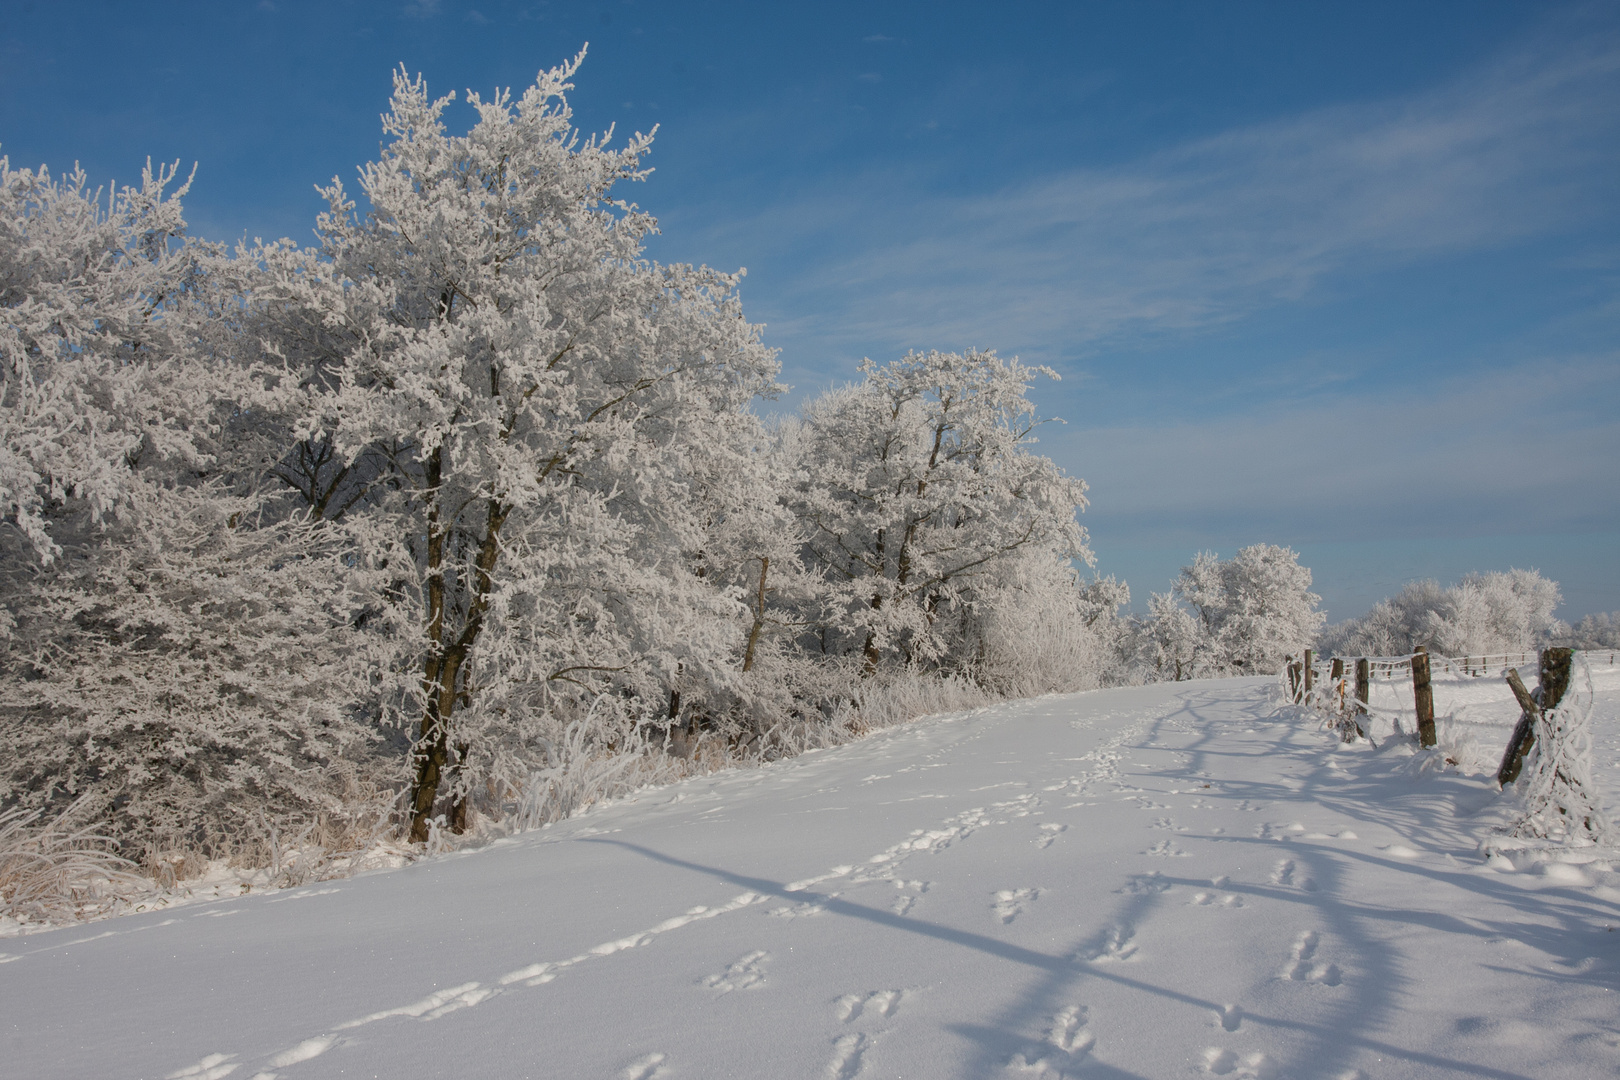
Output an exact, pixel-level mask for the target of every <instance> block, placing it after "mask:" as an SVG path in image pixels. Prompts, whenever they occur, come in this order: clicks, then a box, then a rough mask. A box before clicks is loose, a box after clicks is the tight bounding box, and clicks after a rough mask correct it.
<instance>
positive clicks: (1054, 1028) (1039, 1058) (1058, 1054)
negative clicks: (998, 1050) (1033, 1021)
mask: <svg viewBox="0 0 1620 1080" xmlns="http://www.w3.org/2000/svg"><path fill="white" fill-rule="evenodd" d="M1085 1017H1086V1010H1085V1007H1084V1006H1082V1005H1071V1006H1069V1007H1068V1008H1067V1009H1064V1010H1063V1011H1062V1012H1060V1013H1058V1014H1057V1015H1056V1016H1054V1017H1052V1024H1051V1026H1050V1027H1049V1028H1048V1029H1047V1033H1046V1041H1045V1042H1044V1043H1042V1044H1040V1045H1039V1046H1033V1047H1030V1048H1028V1049H1026V1050H1025V1051H1024V1052H1023V1053H1020V1054H1014V1055H1013V1056H1012V1060H1011V1061H1009V1062H1007V1068H1009V1069H1011V1070H1012V1071H1013V1072H1014V1073H1017V1074H1019V1075H1021V1076H1034V1077H1040V1078H1041V1080H1063V1078H1065V1077H1076V1076H1079V1073H1078V1072H1076V1071H1073V1070H1076V1069H1078V1067H1079V1065H1080V1063H1081V1062H1082V1061H1084V1060H1085V1059H1086V1056H1087V1055H1088V1054H1090V1053H1091V1048H1092V1047H1093V1046H1095V1045H1096V1043H1097V1038H1096V1036H1094V1035H1092V1034H1091V1032H1090V1031H1087V1030H1086V1019H1085Z"/></svg>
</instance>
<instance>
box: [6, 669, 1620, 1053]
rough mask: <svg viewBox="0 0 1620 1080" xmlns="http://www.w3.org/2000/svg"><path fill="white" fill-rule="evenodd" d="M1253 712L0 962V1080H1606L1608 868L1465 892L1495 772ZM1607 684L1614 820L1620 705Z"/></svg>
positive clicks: (192, 909) (1501, 878) (580, 834)
mask: <svg viewBox="0 0 1620 1080" xmlns="http://www.w3.org/2000/svg"><path fill="white" fill-rule="evenodd" d="M1269 687H1270V681H1269V680H1256V679H1234V680H1224V681H1211V682H1197V683H1180V684H1160V685H1157V686H1149V687H1140V688H1132V689H1120V690H1108V691H1100V692H1096V693H1090V694H1081V695H1074V696H1067V697H1049V698H1043V699H1038V700H1034V701H1028V702H1022V703H1017V704H1010V705H1004V706H998V707H995V708H990V709H982V710H978V711H976V712H973V713H970V714H966V715H960V716H954V717H946V718H940V719H934V720H929V721H924V722H920V723H917V724H913V725H909V726H906V727H903V728H897V729H893V730H889V731H885V732H882V733H879V734H877V735H875V736H873V737H871V738H869V739H866V740H864V741H862V742H859V743H856V744H852V745H848V746H845V747H842V748H839V749H837V750H832V751H825V752H819V753H812V754H808V755H806V756H804V757H801V758H798V759H795V760H792V761H787V762H782V763H779V764H776V765H773V766H770V767H767V768H764V769H758V770H753V771H738V772H731V773H725V774H719V775H716V776H712V777H707V778H703V779H699V780H693V781H688V782H686V783H683V784H681V785H678V786H675V787H670V788H662V789H658V790H650V791H645V792H642V793H641V794H639V795H638V796H636V797H634V798H631V799H627V800H623V801H621V802H618V803H614V804H611V805H608V806H604V807H601V808H599V809H597V810H595V811H593V812H591V813H588V814H585V815H583V816H581V817H578V818H576V819H574V820H571V821H567V822H564V823H562V824H559V825H556V826H553V827H550V828H548V829H545V830H543V831H541V832H537V833H532V834H528V835H525V836H522V837H518V838H516V839H511V840H506V841H502V842H499V843H496V844H494V845H492V846H489V847H487V848H484V849H482V850H479V851H475V852H468V853H465V854H461V855H457V856H452V857H447V858H441V859H436V860H430V861H426V862H422V863H418V864H416V865H414V866H411V867H408V868H405V869H402V870H397V871H391V872H384V873H376V874H372V875H370V876H364V877H360V878H356V879H352V880H347V881H340V882H330V883H326V884H323V885H319V886H314V887H310V888H304V889H298V890H292V891H286V892H281V893H275V894H270V895H249V896H245V897H242V898H240V899H234V900H229V901H222V902H213V903H208V904H202V905H195V906H189V907H184V908H179V909H177V910H174V911H170V912H156V913H150V914H143V915H135V916H130V917H126V918H122V919H118V920H113V921H108V922H103V923H97V924H93V925H90V926H86V927H80V928H77V929H66V930H56V931H51V932H47V933H41V934H36V935H33V936H28V937H21V938H13V939H10V940H7V941H4V942H0V948H3V949H4V951H5V952H6V953H8V954H9V955H0V1001H3V1013H0V1015H3V1021H0V1031H3V1033H4V1034H3V1046H0V1073H3V1074H4V1075H5V1076H8V1077H10V1076H15V1077H29V1078H47V1077H64V1078H68V1077H71V1078H90V1077H109V1078H119V1077H127V1078H131V1080H133V1078H137V1077H145V1078H153V1080H156V1078H160V1077H176V1078H178V1077H186V1078H193V1077H208V1078H217V1077H224V1076H227V1075H229V1076H233V1077H236V1078H251V1077H255V1076H258V1077H267V1076H272V1075H273V1076H276V1077H279V1078H283V1080H305V1078H309V1080H315V1078H320V1077H383V1078H388V1080H409V1078H415V1077H422V1078H429V1077H434V1078H436V1077H458V1078H460V1077H469V1078H471V1077H512V1078H517V1077H557V1078H568V1080H576V1078H578V1080H584V1078H594V1077H601V1078H612V1080H616V1078H629V1080H651V1078H653V1077H667V1078H670V1080H675V1078H691V1080H706V1078H719V1077H743V1078H792V1077H804V1078H830V1080H853V1078H854V1077H857V1076H860V1077H872V1078H891V1077H905V1078H947V1077H960V1078H978V1077H1043V1076H1044V1077H1050V1078H1056V1077H1059V1076H1069V1077H1091V1076H1096V1077H1153V1078H1157V1077H1178V1076H1189V1075H1202V1074H1206V1073H1207V1074H1216V1075H1221V1076H1227V1077H1232V1078H1246V1077H1279V1078H1281V1077H1293V1078H1307V1077H1329V1078H1336V1077H1364V1078H1367V1080H1376V1078H1384V1077H1420V1076H1421V1077H1430V1076H1433V1077H1440V1076H1447V1077H1452V1076H1455V1077H1534V1078H1537V1080H1547V1078H1554V1077H1581V1078H1586V1077H1595V1076H1607V1075H1614V1074H1616V1073H1617V1072H1620V1002H1617V1001H1616V997H1615V994H1614V987H1615V986H1616V984H1617V983H1620V932H1617V928H1620V907H1617V904H1616V902H1617V901H1620V874H1616V873H1614V872H1613V871H1612V870H1611V869H1610V866H1609V864H1608V863H1606V862H1602V861H1596V862H1594V861H1591V860H1590V856H1588V860H1587V861H1585V862H1555V863H1543V864H1540V865H1534V866H1532V865H1530V864H1528V863H1525V864H1523V865H1521V866H1520V867H1519V868H1517V869H1515V868H1513V867H1512V866H1510V865H1507V864H1506V863H1505V862H1503V861H1501V860H1499V861H1498V862H1497V864H1496V865H1494V866H1486V865H1484V864H1483V863H1482V861H1481V859H1480V857H1479V855H1478V854H1477V850H1476V848H1477V843H1478V841H1479V839H1480V838H1481V837H1482V836H1483V835H1485V834H1486V833H1487V832H1488V830H1489V828H1490V827H1491V825H1492V824H1495V823H1497V822H1499V821H1501V820H1502V819H1503V816H1504V810H1505V808H1504V806H1503V805H1502V802H1501V800H1500V799H1499V798H1498V797H1497V796H1496V795H1495V794H1494V793H1493V792H1492V791H1491V789H1490V787H1491V786H1490V784H1489V783H1488V782H1487V781H1486V780H1485V779H1484V778H1482V777H1478V776H1470V775H1465V774H1462V773H1459V772H1458V771H1457V770H1456V769H1438V768H1435V767H1434V766H1435V765H1436V764H1438V760H1437V759H1438V755H1432V754H1431V755H1426V756H1423V757H1415V756H1414V755H1413V753H1412V752H1411V751H1410V750H1409V749H1407V748H1405V747H1403V746H1393V745H1389V746H1387V747H1386V749H1384V750H1383V751H1380V752H1374V751H1372V750H1371V749H1369V748H1368V747H1367V746H1366V744H1365V743H1363V744H1359V745H1356V746H1348V747H1346V746H1341V745H1339V744H1337V743H1335V742H1334V741H1333V740H1332V739H1331V738H1330V737H1328V736H1327V735H1325V734H1323V733H1322V732H1321V731H1320V730H1318V728H1317V727H1316V725H1315V724H1314V722H1312V721H1310V720H1309V719H1306V718H1304V717H1303V716H1301V715H1300V714H1299V713H1298V712H1297V711H1295V710H1293V709H1292V708H1284V707H1280V706H1278V705H1276V704H1275V703H1274V702H1273V701H1272V699H1271V696H1270V690H1269ZM1598 688H1599V689H1598V694H1597V710H1596V713H1597V725H1598V733H1599V739H1598V757H1599V771H1600V774H1601V775H1602V777H1603V780H1604V783H1605V784H1606V785H1607V787H1608V802H1609V805H1610V806H1613V805H1614V803H1615V796H1616V795H1617V794H1620V791H1617V790H1616V787H1617V780H1620V771H1617V770H1616V768H1615V765H1616V762H1617V761H1620V678H1617V677H1613V676H1610V675H1608V674H1607V673H1600V678H1599V680H1598ZM1437 704H1438V707H1439V709H1440V711H1442V712H1445V711H1447V704H1446V701H1445V699H1444V697H1443V696H1440V700H1439V701H1438V703H1437ZM1478 711H1479V710H1476V713H1477V712H1478ZM1509 719H1511V717H1509ZM1476 726H1479V725H1476ZM1491 730H1494V729H1493V728H1491V727H1490V726H1489V725H1484V726H1481V732H1482V733H1483V734H1480V735H1479V736H1478V737H1479V738H1480V739H1481V740H1484V739H1486V738H1488V734H1489V732H1490V731H1491ZM1503 735H1504V736H1505V731H1504V732H1503ZM1485 756H1487V757H1488V756H1489V753H1488V752H1487V753H1486V754H1485ZM1425 763H1427V764H1425Z"/></svg>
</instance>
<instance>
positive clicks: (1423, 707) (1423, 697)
mask: <svg viewBox="0 0 1620 1080" xmlns="http://www.w3.org/2000/svg"><path fill="white" fill-rule="evenodd" d="M1412 700H1413V702H1414V703H1415V704H1416V705H1417V723H1418V745H1419V746H1433V745H1434V744H1435V743H1436V742H1437V741H1438V740H1437V739H1436V738H1435V734H1434V688H1433V687H1431V686H1430V685H1429V650H1428V649H1427V648H1426V647H1424V646H1422V645H1419V646H1417V648H1416V649H1414V650H1413V651H1412Z"/></svg>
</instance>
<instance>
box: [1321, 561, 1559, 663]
mask: <svg viewBox="0 0 1620 1080" xmlns="http://www.w3.org/2000/svg"><path fill="white" fill-rule="evenodd" d="M1561 599H1562V597H1561V596H1560V595H1559V591H1558V583H1557V582H1555V581H1549V580H1548V579H1546V578H1544V577H1542V576H1541V575H1540V574H1539V573H1538V572H1536V571H1534V570H1509V571H1507V572H1506V573H1502V572H1499V571H1492V572H1489V573H1483V574H1480V573H1476V574H1469V575H1467V576H1466V577H1464V578H1463V579H1462V580H1461V581H1459V582H1458V583H1457V584H1455V585H1453V586H1451V587H1450V588H1442V587H1441V586H1440V584H1439V583H1438V582H1434V581H1414V582H1411V583H1410V584H1408V585H1407V586H1406V587H1405V588H1403V589H1402V590H1401V591H1400V592H1399V593H1397V594H1396V595H1395V596H1393V597H1390V598H1389V599H1386V600H1380V601H1379V602H1378V603H1377V604H1374V605H1373V607H1372V610H1371V611H1369V612H1368V613H1367V614H1366V615H1363V616H1362V617H1361V618H1359V619H1350V620H1347V621H1345V622H1343V623H1340V624H1338V625H1337V626H1334V627H1332V628H1330V629H1329V631H1328V633H1327V634H1326V635H1325V636H1324V638H1323V646H1324V648H1325V649H1327V650H1329V651H1332V652H1337V653H1341V654H1343V655H1347V656H1355V655H1360V656H1402V655H1405V654H1407V653H1410V652H1411V651H1412V650H1413V649H1414V648H1415V647H1416V646H1418V645H1423V646H1426V647H1427V648H1429V649H1430V650H1431V651H1433V652H1435V653H1438V654H1439V655H1442V656H1468V655H1470V654H1471V655H1475V656H1479V655H1483V654H1490V653H1508V652H1521V651H1526V650H1533V649H1536V648H1538V647H1540V645H1542V644H1544V643H1545V642H1546V641H1547V640H1548V639H1550V638H1551V637H1552V636H1554V635H1555V634H1557V633H1558V632H1559V630H1560V624H1559V623H1558V622H1557V620H1556V619H1555V618H1554V617H1553V610H1554V609H1555V608H1556V607H1557V606H1558V604H1559V602H1560V601H1561Z"/></svg>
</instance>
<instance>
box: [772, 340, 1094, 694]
mask: <svg viewBox="0 0 1620 1080" xmlns="http://www.w3.org/2000/svg"><path fill="white" fill-rule="evenodd" d="M861 373H862V375H863V379H862V381H861V382H860V383H857V384H855V385H853V386H850V387H846V388H843V389H840V390H835V391H833V392H831V393H829V394H827V395H825V396H824V397H822V398H820V399H818V400H816V401H814V402H812V403H811V404H810V405H808V406H807V407H806V409H805V417H804V422H803V424H804V430H803V433H802V435H801V438H802V439H803V447H802V449H801V460H802V462H803V463H804V473H803V477H802V479H801V481H800V482H799V492H798V495H797V505H796V509H797V512H798V515H799V517H800V518H801V519H802V521H803V522H804V523H805V526H806V530H807V535H808V537H809V541H808V545H807V546H808V549H809V551H810V553H811V559H810V561H811V562H812V564H813V565H814V566H815V567H816V568H817V569H819V570H820V571H822V572H823V573H824V574H825V575H826V577H827V578H828V580H829V581H830V582H832V583H833V588H834V591H835V594H836V606H837V608H838V611H839V614H838V615H837V617H836V618H835V619H834V620H833V621H832V623H831V625H830V627H829V631H830V634H829V638H830V642H829V644H830V647H831V648H832V649H835V650H843V651H848V650H858V651H859V652H860V654H861V655H862V657H863V659H864V664H865V669H866V671H867V672H868V673H870V672H873V671H875V670H877V668H878V666H879V665H880V664H881V663H882V662H883V661H884V659H885V658H886V657H887V658H896V659H900V660H902V661H907V662H912V663H919V664H924V665H927V664H932V663H935V662H937V661H939V660H940V659H941V658H942V657H944V656H945V655H946V654H947V653H948V652H949V651H950V649H951V648H952V646H953V644H954V643H957V642H960V641H961V640H962V637H963V635H962V634H961V629H962V627H961V619H962V617H963V616H964V615H965V614H966V613H967V611H968V610H969V608H970V607H971V605H972V603H973V600H974V597H975V590H976V589H977V588H978V587H979V586H980V585H981V584H984V583H986V582H989V581H991V580H992V579H993V575H994V573H995V572H996V571H997V569H998V568H999V565H1000V564H1001V563H1003V562H1006V561H1009V560H1011V559H1012V558H1013V557H1014V556H1016V555H1020V554H1022V553H1024V552H1025V551H1026V550H1030V551H1032V550H1037V549H1040V550H1045V551H1047V552H1050V553H1052V554H1053V555H1055V556H1056V557H1058V558H1060V559H1062V560H1068V559H1075V558H1078V559H1085V560H1089V558H1090V553H1089V551H1088V549H1087V547H1086V535H1085V530H1084V529H1082V528H1081V527H1080V526H1079V524H1078V523H1077V522H1076V521H1075V514H1076V513H1077V512H1078V511H1079V510H1080V509H1082V508H1084V506H1085V505H1086V499H1085V484H1084V483H1083V482H1082V481H1080V480H1079V479H1077V478H1073V477H1069V476H1066V475H1064V473H1063V472H1062V470H1060V469H1059V468H1058V467H1057V466H1056V465H1054V464H1053V463H1052V461H1051V460H1050V459H1049V458H1046V457H1043V456H1040V455H1038V454H1035V453H1033V452H1031V450H1030V446H1031V444H1032V443H1033V442H1034V439H1033V433H1034V429H1035V427H1036V426H1037V424H1038V421H1037V419H1036V417H1035V410H1034V406H1033V405H1032V404H1031V403H1030V401H1029V398H1028V390H1029V386H1030V383H1031V382H1032V381H1033V380H1034V378H1035V377H1036V376H1037V375H1047V376H1050V377H1053V378H1055V377H1056V373H1055V372H1052V371H1050V370H1049V369H1045V368H1035V367H1030V366H1028V365H1025V364H1022V363H1020V362H1019V361H1018V360H1017V359H1011V360H1007V359H1003V358H1001V357H999V356H997V355H996V354H995V353H994V352H977V351H969V352H967V353H941V352H928V353H912V354H910V355H908V356H906V357H905V358H904V359H902V360H899V361H896V362H894V363H892V364H887V365H882V366H880V365H877V364H874V363H872V362H871V361H870V360H868V361H866V362H865V363H864V364H863V365H862V367H861Z"/></svg>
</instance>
